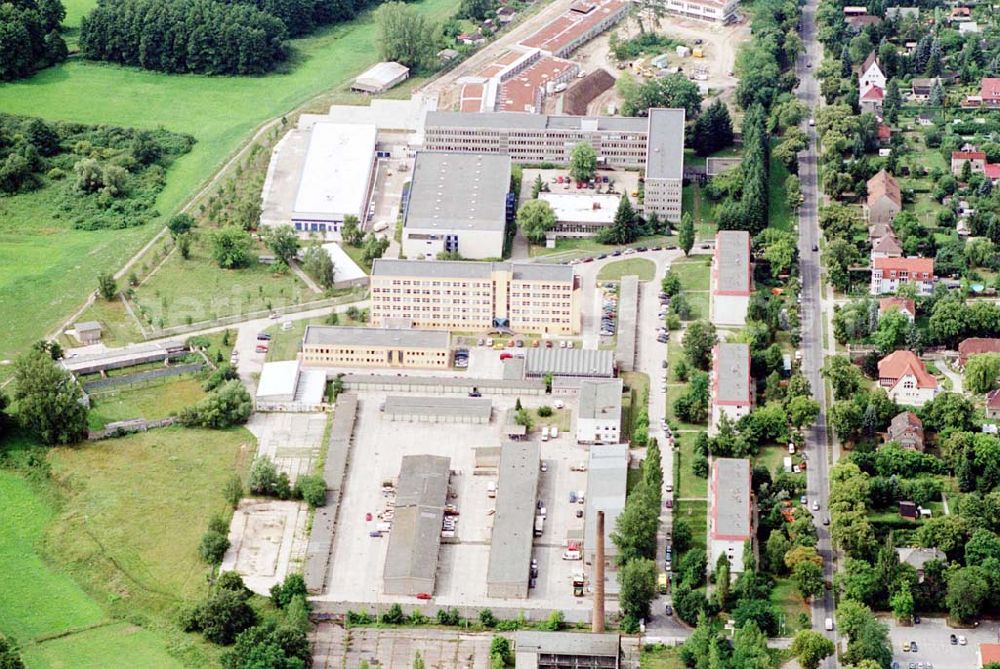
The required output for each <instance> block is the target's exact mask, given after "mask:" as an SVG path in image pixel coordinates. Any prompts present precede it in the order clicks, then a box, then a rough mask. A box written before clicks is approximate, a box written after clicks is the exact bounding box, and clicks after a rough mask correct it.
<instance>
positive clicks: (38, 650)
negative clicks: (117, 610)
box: [23, 623, 186, 669]
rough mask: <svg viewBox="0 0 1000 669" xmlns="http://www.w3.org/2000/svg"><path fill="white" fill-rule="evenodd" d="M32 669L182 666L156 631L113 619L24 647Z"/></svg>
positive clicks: (168, 668)
mask: <svg viewBox="0 0 1000 669" xmlns="http://www.w3.org/2000/svg"><path fill="white" fill-rule="evenodd" d="M23 651H24V652H23V655H24V660H25V662H26V664H27V665H28V666H29V667H31V669H70V668H72V669H106V668H107V667H110V666H131V667H157V669H174V668H175V667H176V668H177V669H182V668H183V667H185V666H186V665H185V664H184V663H183V662H181V661H180V660H178V659H176V658H173V657H171V656H170V654H169V653H167V650H166V648H165V646H164V643H163V640H162V639H160V638H159V637H158V636H157V635H156V634H155V633H153V632H150V631H148V630H146V629H143V628H142V627H137V626H135V625H130V624H128V623H114V624H111V625H107V626H104V627H98V628H96V629H88V630H85V631H82V632H78V633H76V634H71V635H69V636H64V637H59V638H57V639H52V640H50V641H46V642H44V643H40V644H36V645H32V646H28V647H27V648H24V649H23Z"/></svg>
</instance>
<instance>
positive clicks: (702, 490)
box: [675, 432, 708, 498]
mask: <svg viewBox="0 0 1000 669" xmlns="http://www.w3.org/2000/svg"><path fill="white" fill-rule="evenodd" d="M697 436H698V435H696V434H694V433H692V432H683V433H680V434H676V435H675V437H676V441H677V451H676V452H675V457H677V468H678V480H677V491H676V495H677V497H702V498H704V497H707V496H708V479H706V478H702V477H701V476H697V475H696V474H695V473H694V470H693V469H691V463H692V462H693V461H694V443H695V440H696V439H697Z"/></svg>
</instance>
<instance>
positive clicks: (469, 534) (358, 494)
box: [319, 349, 590, 611]
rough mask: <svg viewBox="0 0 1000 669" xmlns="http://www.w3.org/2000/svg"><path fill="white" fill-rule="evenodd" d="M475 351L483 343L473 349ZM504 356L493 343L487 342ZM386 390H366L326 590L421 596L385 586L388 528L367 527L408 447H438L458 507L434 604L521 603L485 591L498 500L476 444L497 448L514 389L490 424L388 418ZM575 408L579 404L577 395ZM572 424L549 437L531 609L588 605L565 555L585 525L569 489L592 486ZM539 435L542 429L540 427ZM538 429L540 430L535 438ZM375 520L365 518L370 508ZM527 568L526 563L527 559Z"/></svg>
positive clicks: (411, 450)
mask: <svg viewBox="0 0 1000 669" xmlns="http://www.w3.org/2000/svg"><path fill="white" fill-rule="evenodd" d="M474 350H475V349H474ZM484 352H486V353H487V354H490V355H493V356H496V355H497V354H496V352H494V351H484ZM384 399H385V396H384V395H382V394H376V393H363V394H361V397H360V402H359V413H358V421H359V424H358V426H357V429H356V432H355V434H356V435H357V436H356V440H355V443H354V445H353V452H352V455H351V464H350V467H349V470H348V478H347V481H346V486H345V496H344V499H343V502H342V507H341V510H340V521H339V525H338V528H337V534H336V536H335V538H334V549H333V559H332V563H331V575H330V578H329V584H328V591H327V592H326V593H325V594H324V595H322V596H320V597H319V599H320V600H326V601H331V602H343V601H347V602H366V603H379V604H380V603H387V602H393V601H399V602H411V603H416V602H417V600H416V599H415V598H413V597H407V596H388V595H385V594H383V593H382V573H383V568H384V563H385V558H386V550H387V547H388V537H387V536H383V537H381V538H376V537H371V536H369V532H370V531H371V530H373V529H375V527H376V525H377V523H378V518H377V514H378V512H380V511H382V510H383V508H384V507H385V502H384V499H383V497H382V493H381V488H382V482H383V481H386V480H390V479H396V478H397V477H398V475H399V467H400V461H401V458H402V456H404V455H418V454H427V455H440V456H446V457H449V458H451V469H452V470H453V471H454V472H455V473H454V475H453V476H452V478H451V488H452V490H453V491H454V492H455V493H456V494H457V497H455V498H453V499H449V500H448V501H449V502H450V503H453V504H455V505H456V506H457V507H458V510H459V516H458V525H457V529H456V537H455V540H454V543H448V544H442V546H441V550H440V553H439V564H438V571H437V574H438V576H437V583H436V588H435V592H434V603H435V604H437V605H440V606H483V607H485V606H494V607H503V606H512V605H513V606H520V602H521V601H522V600H502V599H495V598H489V597H487V595H486V572H487V566H488V562H489V552H490V543H491V541H492V540H493V537H492V536H491V535H492V514H493V510H494V508H495V501H496V500H495V499H492V498H490V497H489V496H488V494H487V486H488V484H489V483H490V482H491V481H495V480H496V477H495V475H474V473H473V471H474V467H475V453H474V449H475V448H476V447H481V446H485V447H490V446H492V447H495V446H498V445H500V442H501V436H500V434H501V432H500V430H501V425H502V421H503V418H504V411H505V410H507V409H511V408H513V405H514V402H515V400H516V398H515V397H512V396H507V397H501V398H492V399H493V405H494V414H493V421H492V422H491V423H489V424H485V425H477V424H464V423H441V424H437V423H424V422H414V423H411V422H391V421H387V420H383V418H382V416H381V413H380V411H379V405H380V404H381V403H382V402H383V401H384ZM552 401H553V400H552V399H551V398H546V397H528V396H525V397H522V398H521V403H522V405H523V406H524V407H525V408H528V409H531V408H535V407H538V406H541V405H543V404H546V403H552ZM567 408H568V409H569V410H570V411H571V412H573V413H575V408H576V407H575V406H574V405H573V403H568V406H567ZM572 434H573V433H572V432H569V433H563V434H561V435H560V436H559V438H557V439H554V440H549V441H547V442H544V443H542V451H541V456H542V460H543V462H544V463H545V464H546V467H547V471H545V472H542V473H540V479H539V498H540V499H541V501H542V503H543V504H544V505H545V507H546V511H547V517H546V521H545V529H544V533H543V535H542V536H541V537H540V538H538V539H536V540H535V549H534V551H533V555H534V557H535V558H536V559H537V560H538V566H539V577H538V579H537V581H536V587H535V588H534V589H532V590H530V591H529V598H528V600H526V601H524V602H523V605H524V607H525V608H558V609H561V610H565V611H572V610H580V611H586V610H587V609H589V606H590V604H589V600H586V599H583V598H580V599H577V598H575V597H574V596H573V592H572V575H573V573H574V572H577V571H580V570H582V568H583V564H582V562H580V561H567V560H563V559H562V553H563V552H564V551H565V547H566V539H567V533H568V532H570V531H574V530H575V531H576V532H578V533H582V528H583V518H582V517H581V518H577V517H576V512H577V511H578V510H579V511H581V512H582V510H583V504H580V503H570V502H569V496H570V491H577V492H579V491H583V490H585V489H586V479H587V474H586V472H580V471H571V467H572V466H573V465H575V464H579V463H581V462H586V459H587V451H586V448H585V447H583V446H578V445H577V444H576V441H575V439H574V438H573V436H572ZM533 436H534V435H533ZM536 438H537V437H536ZM369 513H370V514H372V521H366V514H369ZM525 568H526V570H527V565H525Z"/></svg>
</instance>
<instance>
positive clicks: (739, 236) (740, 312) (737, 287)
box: [709, 230, 753, 326]
mask: <svg viewBox="0 0 1000 669" xmlns="http://www.w3.org/2000/svg"><path fill="white" fill-rule="evenodd" d="M752 291H753V268H752V266H751V263H750V233H749V232H746V231H745V230H720V231H719V232H718V233H716V235H715V252H714V254H713V256H712V274H711V295H710V307H709V313H710V318H711V321H712V322H713V323H715V324H716V325H723V326H725V325H745V324H746V321H747V308H748V307H749V306H750V293H751V292H752Z"/></svg>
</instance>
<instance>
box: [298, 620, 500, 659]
mask: <svg viewBox="0 0 1000 669" xmlns="http://www.w3.org/2000/svg"><path fill="white" fill-rule="evenodd" d="M505 636H512V635H505ZM493 637H494V633H488V632H481V633H469V632H458V631H453V630H444V629H420V628H417V629H413V628H410V629H379V628H370V627H355V628H352V629H351V630H350V631H348V630H345V629H344V628H343V627H341V626H340V625H335V624H332V623H320V624H319V625H317V626H316V630H315V632H314V633H313V635H312V640H313V644H314V645H313V668H314V669H340V667H360V666H361V662H362V661H368V663H369V665H370V666H372V667H378V666H382V667H409V666H412V664H413V658H414V657H416V654H417V651H419V652H420V655H421V657H422V658H423V660H424V666H427V667H441V668H442V669H444V668H445V667H447V668H448V669H488V668H489V666H490V643H491V642H492V640H493Z"/></svg>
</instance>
